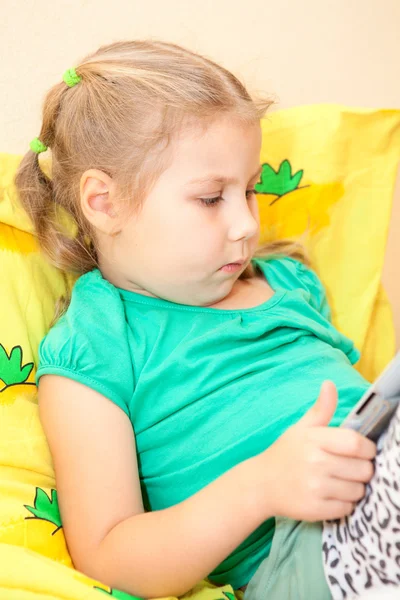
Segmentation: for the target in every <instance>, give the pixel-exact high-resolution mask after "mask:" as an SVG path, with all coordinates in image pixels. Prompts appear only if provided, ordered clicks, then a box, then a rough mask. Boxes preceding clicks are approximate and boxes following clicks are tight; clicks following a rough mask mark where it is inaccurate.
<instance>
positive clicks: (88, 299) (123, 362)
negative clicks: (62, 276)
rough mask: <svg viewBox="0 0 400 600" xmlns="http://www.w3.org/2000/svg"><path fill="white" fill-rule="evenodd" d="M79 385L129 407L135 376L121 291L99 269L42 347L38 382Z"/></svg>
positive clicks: (85, 278)
mask: <svg viewBox="0 0 400 600" xmlns="http://www.w3.org/2000/svg"><path fill="white" fill-rule="evenodd" d="M45 374H55V375H63V376H65V377H69V378H71V379H75V380H76V381H79V382H80V383H83V384H84V385H87V386H88V387H91V388H92V389H95V390H96V391H98V392H100V393H102V394H103V395H105V396H106V397H108V398H110V399H111V400H114V401H115V402H117V404H119V405H121V404H123V405H125V404H126V403H127V401H128V396H129V393H127V390H132V388H133V373H132V364H131V355H130V346H129V336H128V326H127V322H126V318H125V309H124V304H123V302H122V299H121V297H120V295H119V292H118V290H117V289H116V288H115V287H114V286H112V285H111V284H110V283H109V282H108V281H106V280H105V279H103V277H102V276H101V273H100V272H99V271H98V270H97V269H96V270H94V271H91V272H90V273H87V274H85V275H82V277H80V278H79V279H78V280H77V282H76V284H75V286H74V288H73V290H72V295H71V302H70V305H69V307H68V309H67V311H66V312H65V314H63V315H62V316H61V317H60V319H59V320H58V321H57V322H56V324H55V325H54V326H53V327H52V328H51V329H50V331H49V332H48V334H47V335H46V337H45V338H44V339H43V340H42V342H41V344H40V347H39V368H38V371H37V381H38V380H39V379H40V377H41V376H42V375H45Z"/></svg>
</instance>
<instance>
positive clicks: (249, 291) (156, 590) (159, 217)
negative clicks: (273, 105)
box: [17, 41, 375, 600]
mask: <svg viewBox="0 0 400 600" xmlns="http://www.w3.org/2000/svg"><path fill="white" fill-rule="evenodd" d="M269 104H270V101H269V100H268V99H261V100H257V101H256V100H253V99H252V98H251V97H250V96H249V94H248V92H247V91H246V89H245V88H244V87H243V85H242V84H241V83H240V82H239V81H238V80H237V79H236V78H235V77H234V76H233V75H232V74H231V73H229V72H228V71H226V70H225V69H224V68H222V67H220V66H218V65H216V64H215V63H213V62H212V61H210V60H208V59H206V58H204V57H202V56H200V55H198V54H194V53H192V52H190V51H188V50H185V49H183V48H181V47H179V46H176V45H174V44H168V43H163V42H155V41H148V42H147V41H135V42H122V43H116V44H112V45H110V46H107V47H103V48H100V50H99V51H98V52H96V53H94V54H92V55H90V56H88V57H87V58H86V59H84V60H83V61H82V62H81V64H80V65H79V66H78V67H77V68H76V69H70V70H69V71H67V72H66V73H65V75H64V80H63V81H62V82H60V83H58V84H57V85H55V86H54V87H53V88H52V89H51V90H50V92H49V94H48V96H47V98H46V101H45V104H44V113H43V125H42V129H41V132H40V137H39V138H36V139H35V140H34V141H33V142H32V144H31V151H30V152H28V154H27V155H26V156H25V158H24V159H23V162H22V164H21V167H20V170H19V173H18V176H17V185H18V187H19V190H20V194H21V198H22V202H23V204H24V206H25V208H26V210H27V211H28V213H29V215H30V216H31V218H32V220H33V222H34V225H35V228H36V232H37V235H38V239H39V242H40V244H41V246H42V248H43V250H44V251H45V252H46V253H47V255H48V257H49V258H50V260H51V261H52V262H53V263H54V264H55V265H57V266H58V267H60V268H62V269H67V270H71V271H75V272H78V273H80V274H81V277H80V278H79V279H78V280H77V283H76V284H75V287H74V289H73V292H72V298H71V301H70V305H69V307H68V309H67V311H66V312H65V314H64V315H63V316H62V317H61V318H60V319H59V320H58V321H57V323H56V325H55V326H54V327H53V328H52V329H51V331H50V332H49V334H48V335H47V337H46V338H45V339H44V341H43V342H42V344H41V346H40V365H39V369H38V373H37V380H38V381H39V380H40V386H39V405H40V413H41V419H42V422H43V426H44V429H45V433H46V435H47V437H48V441H49V445H50V449H51V452H52V455H53V459H54V465H55V471H56V478H57V487H58V497H59V503H60V510H61V514H62V520H63V527H64V531H65V535H66V539H67V543H68V547H69V550H70V552H71V555H72V558H73V561H74V564H75V566H76V567H77V568H78V569H80V570H82V571H84V572H85V573H87V574H88V575H90V576H92V577H94V578H98V579H101V580H102V581H104V582H106V583H108V584H109V585H112V586H114V587H116V588H119V589H122V590H126V591H127V592H130V593H133V594H136V595H139V596H145V597H159V596H168V595H180V594H183V593H184V592H186V591H188V590H189V589H190V588H192V587H193V586H194V585H195V584H196V583H197V582H198V581H200V580H201V579H202V578H204V577H206V576H209V578H210V580H211V581H212V582H214V583H219V584H225V583H230V584H232V586H233V587H234V588H242V589H246V586H248V587H247V589H246V592H245V598H246V600H247V598H249V600H253V598H257V599H262V598H264V597H265V596H266V595H268V598H272V599H274V598H279V599H283V598H289V597H290V598H303V597H304V598H305V597H307V598H312V599H313V598H315V599H318V600H321V599H324V598H330V597H331V594H336V597H342V596H339V595H338V594H342V591H343V593H345V584H341V585H338V584H337V582H338V581H339V579H338V577H333V579H335V581H333V579H332V577H331V576H330V573H329V568H330V566H329V565H330V564H331V563H332V562H333V563H334V566H335V568H336V573H337V574H339V572H340V567H341V565H340V560H339V561H338V560H337V554H336V555H335V561H331V560H330V559H329V558H327V557H328V555H329V556H331V555H332V549H333V548H334V547H335V531H338V529H337V528H336V529H335V530H334V529H333V526H332V525H331V526H329V525H327V526H326V528H325V529H326V531H327V532H328V533H327V535H329V536H330V537H329V539H328V541H327V544H328V545H327V546H325V548H328V547H329V552H328V551H325V552H324V553H323V550H322V546H323V541H322V525H321V523H320V521H321V520H323V519H337V518H341V517H344V516H345V515H350V513H351V512H352V511H353V509H354V506H355V503H356V502H357V501H359V500H360V499H361V498H363V497H364V493H365V484H366V483H367V482H368V481H369V480H370V479H371V477H372V474H373V466H372V459H373V458H374V456H375V445H374V444H373V443H372V442H370V441H369V440H367V439H366V438H363V437H362V436H361V435H359V434H357V433H355V432H353V431H349V430H345V429H335V428H328V427H327V425H328V423H330V422H331V423H333V424H334V425H338V424H339V423H340V422H341V421H342V420H343V418H344V417H345V416H346V415H347V413H348V412H349V410H350V409H351V408H352V407H353V405H354V404H355V403H356V401H357V400H358V399H359V398H360V396H361V395H362V393H363V392H364V391H365V389H366V388H367V387H368V383H367V382H366V381H365V380H364V379H363V378H362V377H361V376H360V375H359V374H358V372H357V371H356V370H354V369H353V367H352V363H355V362H356V361H357V360H358V357H359V354H358V351H357V350H356V349H355V348H354V346H353V344H352V342H351V341H350V340H349V339H347V338H346V337H344V336H343V335H341V334H340V333H339V332H338V331H336V330H335V329H334V327H333V326H332V324H331V322H330V315H329V308H328V305H327V302H326V299H325V294H324V290H323V288H322V285H321V283H320V282H319V280H318V278H317V276H316V275H315V273H314V272H313V271H312V270H311V269H310V268H309V267H308V266H306V264H305V262H304V260H303V261H302V260H301V254H300V251H299V249H298V248H297V247H295V246H293V245H286V246H285V245H284V244H275V245H272V246H270V247H269V248H264V249H263V250H262V251H259V252H257V253H256V249H257V242H258V237H259V217H258V210H257V200H256V196H255V190H254V186H255V184H256V183H257V181H258V180H259V177H260V172H261V169H260V164H259V159H260V148H261V128H260V118H261V117H262V116H263V115H264V114H265V111H266V109H267V108H268V106H269ZM47 148H50V150H51V154H52V174H51V179H50V178H48V177H47V176H46V175H45V174H44V173H43V172H42V170H41V168H40V165H39V162H38V154H39V153H40V152H41V151H44V150H46V149H47ZM65 214H67V215H68V217H69V219H70V220H71V219H72V220H73V234H72V233H71V228H69V229H68V228H67V227H66V225H65V223H66V219H65ZM327 379H329V380H332V381H333V382H334V383H335V385H336V388H337V389H338V391H339V401H338V404H337V397H336V389H335V385H333V384H332V383H331V382H329V381H328V382H326V383H324V384H323V386H322V389H321V392H320V393H319V390H320V387H321V384H322V382H323V381H324V380H327ZM317 398H318V400H317V402H316V403H315V400H316V399H317ZM336 404H337V406H336ZM280 517H285V518H280ZM323 557H325V569H326V570H327V575H326V576H325V575H324V571H323ZM338 563H339V567H338ZM344 568H345V565H343V569H342V571H341V572H343V573H344ZM343 579H344V581H345V582H346V581H347V580H348V578H347V577H345V576H343ZM360 589H361V588H360ZM338 590H339V591H338Z"/></svg>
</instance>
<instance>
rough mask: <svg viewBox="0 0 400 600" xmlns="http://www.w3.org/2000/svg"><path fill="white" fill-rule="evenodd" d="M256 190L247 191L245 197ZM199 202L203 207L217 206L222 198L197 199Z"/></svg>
mask: <svg viewBox="0 0 400 600" xmlns="http://www.w3.org/2000/svg"><path fill="white" fill-rule="evenodd" d="M255 193H256V190H247V192H246V196H249V195H252V194H255ZM198 200H199V202H201V204H203V206H216V205H217V204H219V203H220V202H221V201H222V200H223V198H222V196H216V197H215V198H198Z"/></svg>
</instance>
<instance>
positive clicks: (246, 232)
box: [228, 198, 259, 242]
mask: <svg viewBox="0 0 400 600" xmlns="http://www.w3.org/2000/svg"><path fill="white" fill-rule="evenodd" d="M232 204H235V203H232ZM257 210H258V208H257V200H256V199H254V202H251V201H250V202H249V201H248V199H247V198H246V199H245V200H243V201H239V202H237V203H236V205H235V206H234V207H232V212H231V215H230V223H229V233H228V237H229V239H230V241H232V242H236V241H238V240H248V239H251V238H252V237H253V236H255V235H256V234H257V232H258V228H259V222H258V213H257Z"/></svg>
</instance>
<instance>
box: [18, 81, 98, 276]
mask: <svg viewBox="0 0 400 600" xmlns="http://www.w3.org/2000/svg"><path fill="white" fill-rule="evenodd" d="M65 88H66V86H65V85H64V84H58V85H56V86H54V87H53V88H52V90H50V92H49V93H48V95H47V98H46V100H45V110H44V114H43V125H42V129H41V132H40V142H41V143H42V144H44V145H45V146H47V147H50V148H51V146H52V145H53V143H54V138H55V127H56V120H57V115H58V112H59V109H60V103H61V100H62V95H63V93H64V91H65ZM15 184H16V186H17V189H18V191H19V196H20V201H21V204H22V207H23V208H24V209H25V211H26V213H27V214H28V216H29V217H30V219H31V221H32V224H33V227H34V230H35V234H36V236H37V239H38V242H39V245H40V247H41V249H42V251H43V252H44V254H45V255H46V256H47V258H48V259H49V261H50V262H51V263H52V264H53V265H55V266H56V267H58V268H59V269H62V270H65V271H72V272H75V273H79V274H82V273H86V272H87V271H90V270H92V269H93V268H94V267H96V266H97V256H96V252H95V249H94V246H93V244H92V243H91V242H90V241H88V240H89V239H90V238H89V236H88V233H89V231H88V226H87V225H85V224H83V223H82V222H80V223H78V220H79V221H81V219H80V218H79V215H78V213H77V211H76V208H75V206H74V204H72V203H69V204H68V205H67V206H66V205H65V203H63V202H62V198H60V201H61V202H58V201H57V193H56V190H55V187H54V184H53V181H52V179H51V178H50V177H49V176H48V175H47V174H46V173H45V172H44V171H43V170H42V168H41V166H40V163H39V155H38V154H37V153H36V152H34V151H32V150H30V151H28V152H27V153H26V154H25V156H24V157H23V159H22V161H21V163H20V166H19V169H18V171H17V174H16V178H15ZM60 209H62V210H60ZM63 211H66V212H67V214H68V216H69V217H72V219H71V220H72V223H73V225H75V227H72V229H74V228H75V230H76V232H75V235H73V234H72V233H70V232H69V231H68V230H67V227H66V225H65V218H64V222H63V219H62V213H63ZM64 214H65V213H64ZM82 225H83V226H82Z"/></svg>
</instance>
